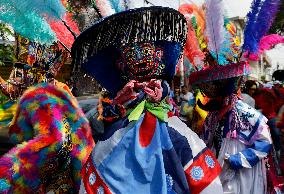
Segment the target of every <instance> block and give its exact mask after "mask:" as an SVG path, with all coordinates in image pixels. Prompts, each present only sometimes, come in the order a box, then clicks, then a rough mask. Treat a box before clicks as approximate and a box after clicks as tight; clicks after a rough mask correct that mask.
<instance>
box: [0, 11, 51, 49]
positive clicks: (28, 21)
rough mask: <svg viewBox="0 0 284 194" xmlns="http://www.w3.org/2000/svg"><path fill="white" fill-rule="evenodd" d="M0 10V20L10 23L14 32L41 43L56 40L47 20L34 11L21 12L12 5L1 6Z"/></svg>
mask: <svg viewBox="0 0 284 194" xmlns="http://www.w3.org/2000/svg"><path fill="white" fill-rule="evenodd" d="M0 11H1V14H0V20H1V21H2V22H5V23H7V24H9V25H11V26H12V27H13V29H14V30H15V32H17V33H19V34H21V35H22V36H24V37H26V38H29V39H30V40H32V41H36V42H41V43H43V44H52V42H53V41H56V36H55V33H54V32H53V31H52V30H51V28H50V26H49V24H48V23H47V21H46V20H45V19H43V18H42V17H40V16H39V15H38V14H36V13H35V12H33V11H29V12H25V13H23V12H22V11H21V10H18V9H16V8H15V7H12V6H9V7H7V6H6V7H3V6H1V8H0Z"/></svg>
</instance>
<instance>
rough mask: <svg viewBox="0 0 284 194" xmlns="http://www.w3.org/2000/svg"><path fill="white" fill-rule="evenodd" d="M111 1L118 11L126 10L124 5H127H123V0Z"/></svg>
mask: <svg viewBox="0 0 284 194" xmlns="http://www.w3.org/2000/svg"><path fill="white" fill-rule="evenodd" d="M109 1H110V3H111V5H112V7H113V9H114V10H115V12H116V13H118V12H121V11H123V10H124V8H123V7H125V5H123V2H121V0H109Z"/></svg>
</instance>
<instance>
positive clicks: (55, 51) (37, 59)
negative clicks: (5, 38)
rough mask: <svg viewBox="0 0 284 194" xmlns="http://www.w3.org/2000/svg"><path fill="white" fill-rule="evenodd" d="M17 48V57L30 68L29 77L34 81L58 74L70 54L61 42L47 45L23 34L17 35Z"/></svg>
mask: <svg viewBox="0 0 284 194" xmlns="http://www.w3.org/2000/svg"><path fill="white" fill-rule="evenodd" d="M17 48H18V49H17V59H18V61H20V62H21V63H22V64H25V66H27V67H29V68H30V70H29V72H28V73H29V77H31V78H32V80H33V81H34V82H41V81H44V80H45V79H47V78H48V75H52V76H56V75H57V74H58V72H59V70H60V69H61V67H62V66H63V65H64V63H65V62H66V60H67V59H68V55H69V54H68V52H67V51H66V50H65V49H64V48H62V47H60V45H59V44H56V43H54V44H52V45H51V46H45V45H42V44H38V43H36V42H33V41H30V40H29V39H27V38H23V37H21V36H17Z"/></svg>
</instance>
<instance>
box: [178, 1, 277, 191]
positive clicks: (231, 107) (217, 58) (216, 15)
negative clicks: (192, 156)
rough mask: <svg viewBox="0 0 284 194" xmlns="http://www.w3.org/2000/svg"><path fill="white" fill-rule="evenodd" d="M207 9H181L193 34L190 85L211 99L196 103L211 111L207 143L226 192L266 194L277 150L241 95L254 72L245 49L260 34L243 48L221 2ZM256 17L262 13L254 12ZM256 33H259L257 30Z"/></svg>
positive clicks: (258, 115)
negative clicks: (270, 160)
mask: <svg viewBox="0 0 284 194" xmlns="http://www.w3.org/2000/svg"><path fill="white" fill-rule="evenodd" d="M257 2H258V1H253V3H257ZM275 5H276V4H275ZM255 6H256V8H255V10H254V11H257V10H260V7H259V6H260V5H255ZM203 8H204V9H203ZM203 8H198V7H197V6H195V5H192V4H185V5H182V6H181V7H180V9H179V10H180V11H181V12H182V13H183V14H184V15H185V16H186V18H187V21H188V29H189V31H188V34H190V35H192V37H191V39H190V40H188V41H187V43H186V47H185V50H186V52H185V57H186V58H188V60H189V61H190V63H191V65H192V72H191V73H190V75H189V83H190V84H191V85H193V86H194V87H195V88H199V89H200V91H201V92H202V93H203V95H205V96H206V97H208V98H209V101H208V102H206V103H204V104H203V103H201V101H197V104H198V105H199V107H200V108H202V109H204V110H206V111H208V115H207V117H206V119H205V122H204V135H203V136H204V140H205V142H206V143H207V145H208V147H210V148H211V149H212V151H214V153H215V154H216V156H217V158H218V161H219V163H220V165H221V166H222V173H221V175H220V179H221V182H222V186H223V189H224V193H234V194H244V193H246V194H264V193H266V186H267V181H266V169H265V165H264V160H263V159H264V158H265V157H266V156H267V155H268V153H269V151H270V149H271V147H272V140H271V136H270V131H269V127H268V125H267V124H266V122H267V119H266V118H265V117H264V116H263V115H262V114H261V113H259V112H258V111H256V110H255V109H253V108H252V107H250V106H249V105H247V104H245V103H244V102H242V101H241V100H240V97H239V89H240V86H241V85H242V83H243V76H246V75H248V74H249V73H250V68H249V64H248V63H247V62H246V61H242V60H241V57H242V54H243V51H248V52H250V51H251V50H249V49H248V48H250V46H257V42H254V40H255V39H253V38H254V37H249V35H252V34H254V33H255V32H252V31H250V32H249V33H245V35H246V37H245V43H244V47H243V48H240V44H239V41H238V40H239V38H238V36H237V35H236V29H235V27H234V25H233V24H232V23H231V22H229V21H228V20H227V19H226V18H224V12H223V11H224V10H223V5H222V1H217V0H206V1H205V4H204V7H203ZM253 14H257V12H256V13H251V12H250V16H251V15H253ZM253 17H255V18H256V17H257V16H256V15H254V16H253ZM261 17H263V16H261V14H260V16H259V18H258V19H260V18H261ZM202 18H203V19H202ZM204 19H206V20H204ZM250 19H251V18H250ZM248 22H250V21H248ZM254 24H255V23H253V22H252V24H247V27H252V26H251V25H254ZM264 26H265V25H264ZM253 29H254V30H255V31H256V32H257V28H255V26H253ZM257 35H259V34H257ZM249 38H251V39H249Z"/></svg>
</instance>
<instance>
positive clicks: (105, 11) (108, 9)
mask: <svg viewBox="0 0 284 194" xmlns="http://www.w3.org/2000/svg"><path fill="white" fill-rule="evenodd" d="M96 5H97V8H98V9H99V10H100V13H101V15H102V16H103V17H106V16H109V15H112V14H114V13H115V10H114V9H113V8H112V6H111V3H110V2H109V1H108V0H96Z"/></svg>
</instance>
